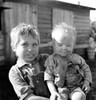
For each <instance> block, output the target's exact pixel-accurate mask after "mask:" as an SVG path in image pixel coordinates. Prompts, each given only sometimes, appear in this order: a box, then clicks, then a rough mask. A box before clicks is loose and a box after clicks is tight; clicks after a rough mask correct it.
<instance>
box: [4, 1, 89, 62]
mask: <svg viewBox="0 0 96 100" xmlns="http://www.w3.org/2000/svg"><path fill="white" fill-rule="evenodd" d="M4 5H5V6H7V7H10V9H8V10H6V11H4V21H5V22H4V27H5V30H4V31H5V33H6V35H5V43H6V44H5V47H6V56H5V58H6V61H8V62H14V61H15V60H16V59H15V55H14V53H13V52H12V50H11V47H10V31H11V29H12V28H13V27H14V26H16V25H17V24H19V23H21V22H26V23H29V24H34V25H36V26H37V27H38V29H39V32H40V38H41V43H48V42H50V41H51V40H52V39H51V31H52V29H53V9H54V8H56V9H58V8H59V9H62V10H69V12H70V11H71V12H72V15H74V16H73V20H72V22H73V24H74V26H75V27H76V30H77V34H78V38H77V43H76V44H77V45H76V50H75V51H76V52H77V53H78V54H80V55H83V54H84V50H85V48H87V47H88V35H89V32H90V31H89V30H90V19H89V9H83V8H82V7H81V8H79V7H77V8H74V7H72V8H71V6H70V7H66V5H65V6H63V7H61V6H59V5H58V7H57V6H49V5H45V4H38V5H37V4H32V3H30V4H28V3H12V2H5V3H4ZM44 52H46V53H49V54H51V53H52V52H53V49H52V46H48V47H44V48H40V53H44Z"/></svg>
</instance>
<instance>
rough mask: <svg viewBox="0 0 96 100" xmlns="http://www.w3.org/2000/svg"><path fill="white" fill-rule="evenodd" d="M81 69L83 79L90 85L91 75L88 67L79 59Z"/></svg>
mask: <svg viewBox="0 0 96 100" xmlns="http://www.w3.org/2000/svg"><path fill="white" fill-rule="evenodd" d="M81 68H82V70H83V71H84V79H85V80H87V81H89V82H90V83H91V84H92V74H91V70H90V67H89V65H88V64H87V63H86V62H85V60H84V59H83V58H82V59H81Z"/></svg>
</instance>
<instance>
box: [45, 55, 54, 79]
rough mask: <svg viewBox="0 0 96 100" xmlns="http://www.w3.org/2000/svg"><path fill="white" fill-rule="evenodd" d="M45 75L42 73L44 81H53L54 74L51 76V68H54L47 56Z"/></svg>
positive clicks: (50, 57) (51, 60)
mask: <svg viewBox="0 0 96 100" xmlns="http://www.w3.org/2000/svg"><path fill="white" fill-rule="evenodd" d="M45 67H46V70H45V73H44V80H45V81H48V80H52V81H54V74H53V68H54V62H53V59H52V56H49V57H48V59H47V60H46V61H45Z"/></svg>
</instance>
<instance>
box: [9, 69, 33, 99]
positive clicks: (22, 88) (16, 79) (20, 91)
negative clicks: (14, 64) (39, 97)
mask: <svg viewBox="0 0 96 100" xmlns="http://www.w3.org/2000/svg"><path fill="white" fill-rule="evenodd" d="M9 80H10V82H11V84H12V86H13V88H14V91H15V92H16V94H17V96H18V97H19V98H20V100H24V99H25V98H26V97H28V96H30V95H34V94H33V90H32V87H31V86H29V85H28V84H27V83H26V81H25V80H24V79H23V77H21V75H20V72H18V70H17V69H13V68H11V69H10V71H9Z"/></svg>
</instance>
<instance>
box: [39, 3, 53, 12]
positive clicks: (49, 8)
mask: <svg viewBox="0 0 96 100" xmlns="http://www.w3.org/2000/svg"><path fill="white" fill-rule="evenodd" d="M38 9H40V10H42V11H43V10H44V11H45V10H46V11H51V10H52V8H51V7H49V6H47V5H40V4H39V5H38Z"/></svg>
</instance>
